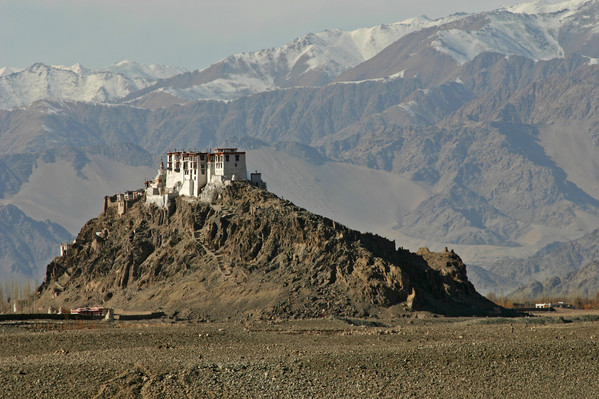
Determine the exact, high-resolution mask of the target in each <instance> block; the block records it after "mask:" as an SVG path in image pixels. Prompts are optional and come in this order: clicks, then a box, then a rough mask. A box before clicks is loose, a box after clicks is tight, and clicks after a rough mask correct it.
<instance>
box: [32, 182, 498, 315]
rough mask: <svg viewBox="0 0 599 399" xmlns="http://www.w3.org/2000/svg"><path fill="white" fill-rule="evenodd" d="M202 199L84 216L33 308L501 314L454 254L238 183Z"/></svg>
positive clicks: (193, 312)
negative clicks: (354, 225) (399, 241)
mask: <svg viewBox="0 0 599 399" xmlns="http://www.w3.org/2000/svg"><path fill="white" fill-rule="evenodd" d="M213 194H214V195H213V200H212V201H211V202H202V201H199V200H195V199H194V200H192V199H189V198H185V197H179V198H178V199H177V201H176V203H175V204H174V205H173V206H172V207H171V208H170V209H163V208H157V207H155V206H149V205H146V204H145V203H144V202H143V201H140V202H138V203H137V204H135V205H134V206H133V207H132V208H131V209H130V210H129V211H128V212H127V213H126V214H125V215H123V216H122V217H119V216H117V214H116V213H115V210H114V209H112V208H109V209H108V210H107V211H106V212H104V213H102V214H101V215H100V216H99V217H97V218H95V219H92V220H90V221H89V222H88V223H87V224H86V225H85V226H84V227H83V229H82V230H81V232H80V233H79V235H78V236H77V239H76V243H75V244H73V245H72V247H71V248H70V249H69V250H68V251H67V253H66V254H65V256H63V257H58V258H56V259H55V260H54V261H53V262H52V263H50V264H49V265H48V268H47V272H46V279H45V281H44V283H43V284H42V285H41V286H40V288H39V295H40V299H39V300H38V302H37V303H39V304H43V305H47V306H50V305H52V306H55V307H57V306H81V305H85V304H89V305H94V304H99V303H100V304H104V305H106V306H112V307H116V308H126V309H147V310H156V309H159V308H161V309H164V310H165V311H167V312H169V313H171V314H178V315H179V316H184V317H197V318H202V319H209V320H212V319H213V320H222V319H227V318H233V319H240V318H279V317H280V318H289V317H315V316H319V315H321V313H322V312H323V311H324V312H325V314H330V315H339V316H368V315H377V314H379V313H381V312H392V313H393V314H402V313H405V312H406V311H409V310H416V309H422V310H429V311H433V312H436V313H441V314H447V315H473V314H477V315H483V314H500V313H501V312H502V311H503V310H502V309H501V308H498V307H497V306H496V305H495V304H493V303H491V302H489V301H488V300H486V299H485V298H484V297H482V296H480V295H479V294H478V293H477V292H476V290H475V289H474V287H473V286H472V284H471V283H470V282H469V281H468V278H467V276H466V267H465V265H464V264H463V263H462V261H461V259H460V258H459V257H458V256H457V255H456V254H455V253H453V251H445V252H442V253H432V252H429V251H428V250H426V249H422V250H421V251H420V252H419V253H418V254H414V253H411V252H409V251H407V250H404V249H401V248H400V249H398V250H396V249H395V243H394V242H392V241H389V240H387V239H385V238H382V237H379V236H376V235H373V234H368V233H366V234H363V233H360V232H358V231H355V230H350V229H348V228H346V227H345V226H343V225H340V224H338V223H336V222H334V221H332V220H330V219H327V218H324V217H321V216H317V215H315V214H312V213H310V212H308V211H306V210H304V209H301V208H299V207H297V206H295V205H293V204H292V203H291V202H289V201H285V200H282V199H279V198H278V197H276V196H275V195H273V194H271V193H268V192H265V191H262V190H259V189H257V188H255V187H253V186H251V185H249V184H246V183H243V182H236V183H235V184H233V185H231V186H229V187H226V188H224V189H222V190H220V191H216V192H214V193H213Z"/></svg>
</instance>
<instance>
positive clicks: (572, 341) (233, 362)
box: [0, 314, 599, 398]
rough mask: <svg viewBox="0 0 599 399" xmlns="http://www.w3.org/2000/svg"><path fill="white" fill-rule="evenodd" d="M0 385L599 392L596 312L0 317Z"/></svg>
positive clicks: (166, 394) (252, 393)
mask: <svg viewBox="0 0 599 399" xmlns="http://www.w3.org/2000/svg"><path fill="white" fill-rule="evenodd" d="M0 397H1V398H56V397H64V398H221V397H236V398H261V397H273V398H323V397H329V398H356V397H360V398H362V397H364V398H366V397H388V398H441V397H442V398H591V397H599V316H597V315H583V314H563V315H559V316H551V317H548V316H537V317H527V318H514V319H506V318H442V317H433V316H431V315H430V314H420V315H415V316H414V317H412V318H403V319H397V320H392V321H384V320H371V319H369V320H363V319H347V318H334V317H326V318H322V319H311V320H297V321H294V320H291V321H279V322H266V321H260V322H246V323H241V322H226V323H206V322H202V323H198V322H187V321H173V320H166V319H165V320H161V321H154V322H148V321H145V322H131V321H112V322H104V321H61V322H57V321H51V322H46V321H41V322H40V321H36V322H33V321H32V322H2V323H0Z"/></svg>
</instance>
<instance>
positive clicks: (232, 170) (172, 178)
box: [146, 148, 266, 207]
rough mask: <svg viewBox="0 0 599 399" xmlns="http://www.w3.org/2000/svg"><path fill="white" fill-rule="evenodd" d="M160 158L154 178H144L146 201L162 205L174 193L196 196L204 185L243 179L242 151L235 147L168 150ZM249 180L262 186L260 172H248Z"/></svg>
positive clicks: (243, 155) (245, 172)
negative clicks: (162, 159) (152, 179)
mask: <svg viewBox="0 0 599 399" xmlns="http://www.w3.org/2000/svg"><path fill="white" fill-rule="evenodd" d="M166 156H167V161H166V168H165V167H164V161H161V162H160V169H158V174H157V175H156V178H155V179H154V181H148V182H146V202H148V203H154V204H156V205H158V206H163V207H166V206H167V205H168V202H169V201H170V200H172V199H173V198H174V197H177V196H179V195H185V196H189V197H199V196H200V195H201V193H202V190H203V188H204V187H206V186H207V185H211V186H216V187H218V186H224V185H227V184H230V183H231V181H234V180H247V170H246V165H245V152H243V151H238V150H237V148H217V149H215V150H214V152H212V151H210V152H188V151H171V152H168V153H167V154H166ZM250 180H251V182H252V183H253V184H255V185H257V186H258V187H261V188H264V189H265V188H266V183H264V182H263V181H262V175H261V174H260V173H258V172H255V173H251V177H250Z"/></svg>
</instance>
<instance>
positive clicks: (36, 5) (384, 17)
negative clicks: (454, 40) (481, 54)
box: [0, 0, 525, 70]
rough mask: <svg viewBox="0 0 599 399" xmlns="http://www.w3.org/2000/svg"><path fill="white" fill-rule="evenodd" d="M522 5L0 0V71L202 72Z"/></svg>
mask: <svg viewBox="0 0 599 399" xmlns="http://www.w3.org/2000/svg"><path fill="white" fill-rule="evenodd" d="M521 2H525V1H522V0H520V1H518V0H513V1H510V0H452V1H448V0H420V1H414V0H345V1H342V0H297V1H281V0H0V67H3V66H10V67H19V68H25V67H28V66H30V65H31V64H33V63H35V62H42V63H44V64H49V65H57V64H61V65H72V64H75V63H77V62H81V64H83V66H85V67H88V68H92V69H95V68H100V67H103V66H107V65H110V64H114V63H116V62H119V61H122V60H124V59H129V60H133V61H137V62H140V63H144V64H165V65H173V66H182V67H185V68H188V69H190V70H193V69H201V68H204V67H206V66H208V65H210V64H212V63H214V62H216V61H218V60H220V59H222V58H224V57H226V56H227V55H230V54H234V53H239V52H243V51H253V50H260V49H263V48H269V47H278V46H280V45H282V44H285V43H287V42H289V41H291V40H293V39H294V38H296V37H299V36H302V35H304V34H306V33H309V32H319V31H322V30H325V29H335V28H340V29H344V30H352V29H356V28H362V27H368V26H374V25H379V24H383V23H391V22H397V21H401V20H403V19H406V18H410V17H414V16H418V15H427V16H428V17H430V18H439V17H443V16H447V15H449V14H453V13H455V12H464V11H465V12H473V11H483V10H492V9H494V8H497V7H499V6H502V5H509V4H516V3H521Z"/></svg>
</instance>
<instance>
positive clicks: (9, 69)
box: [0, 67, 23, 76]
mask: <svg viewBox="0 0 599 399" xmlns="http://www.w3.org/2000/svg"><path fill="white" fill-rule="evenodd" d="M22 70H23V69H22V68H12V67H2V68H0V76H7V75H10V74H11V73H15V72H21V71H22Z"/></svg>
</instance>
